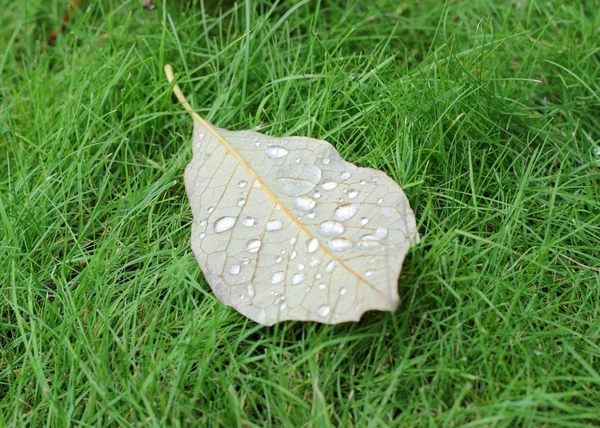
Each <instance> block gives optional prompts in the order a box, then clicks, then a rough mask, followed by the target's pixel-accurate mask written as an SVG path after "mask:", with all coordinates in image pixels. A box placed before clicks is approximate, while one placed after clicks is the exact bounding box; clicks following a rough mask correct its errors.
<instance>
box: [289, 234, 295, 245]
mask: <svg viewBox="0 0 600 428" xmlns="http://www.w3.org/2000/svg"><path fill="white" fill-rule="evenodd" d="M295 243H296V237H295V236H294V237H293V238H291V239H290V245H294V244H295Z"/></svg>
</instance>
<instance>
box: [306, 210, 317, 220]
mask: <svg viewBox="0 0 600 428" xmlns="http://www.w3.org/2000/svg"><path fill="white" fill-rule="evenodd" d="M315 215H316V214H315V213H314V211H311V212H309V213H308V214H306V218H307V219H309V220H312V219H313V218H315Z"/></svg>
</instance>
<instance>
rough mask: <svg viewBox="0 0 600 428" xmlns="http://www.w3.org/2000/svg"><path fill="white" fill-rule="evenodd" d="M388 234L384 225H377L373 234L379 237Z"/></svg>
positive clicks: (381, 237)
mask: <svg viewBox="0 0 600 428" xmlns="http://www.w3.org/2000/svg"><path fill="white" fill-rule="evenodd" d="M387 234H388V230H387V228H385V227H378V228H377V229H376V230H375V235H376V236H377V237H378V238H379V239H383V238H385V237H386V236H387Z"/></svg>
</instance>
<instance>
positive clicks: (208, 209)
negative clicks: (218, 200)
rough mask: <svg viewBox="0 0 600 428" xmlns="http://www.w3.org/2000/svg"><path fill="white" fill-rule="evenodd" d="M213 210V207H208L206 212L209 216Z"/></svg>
mask: <svg viewBox="0 0 600 428" xmlns="http://www.w3.org/2000/svg"><path fill="white" fill-rule="evenodd" d="M214 210H215V207H208V208H207V209H206V211H207V212H208V213H209V214H210V213H211V212H213V211H214Z"/></svg>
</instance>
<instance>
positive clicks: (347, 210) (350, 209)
mask: <svg viewBox="0 0 600 428" xmlns="http://www.w3.org/2000/svg"><path fill="white" fill-rule="evenodd" d="M359 208H360V205H358V204H342V205H340V206H339V207H337V208H336V209H335V211H334V212H333V218H335V219H336V220H339V221H346V220H349V219H351V218H352V217H354V216H355V215H356V213H357V212H358V209H359Z"/></svg>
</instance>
